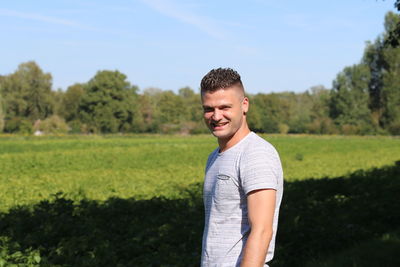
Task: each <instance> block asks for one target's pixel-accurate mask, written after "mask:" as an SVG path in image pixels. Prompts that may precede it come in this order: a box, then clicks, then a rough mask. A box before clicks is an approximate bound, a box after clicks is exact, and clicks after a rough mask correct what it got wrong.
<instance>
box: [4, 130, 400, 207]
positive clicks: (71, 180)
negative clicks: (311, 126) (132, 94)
mask: <svg viewBox="0 0 400 267" xmlns="http://www.w3.org/2000/svg"><path fill="white" fill-rule="evenodd" d="M264 138H265V139H267V140H268V141H269V142H271V143H272V144H273V145H274V146H275V147H276V148H277V150H278V151H279V153H280V156H281V160H282V164H283V168H284V173H285V180H286V181H293V180H302V179H306V178H321V177H338V176H343V175H346V174H348V173H351V172H354V171H356V170H367V169H370V168H372V167H381V166H384V165H390V164H393V162H394V161H396V160H400V139H399V138H390V137H329V136H322V137H315V136H268V135H265V136H264ZM215 147H216V141H215V139H214V138H213V137H211V136H84V137H81V136H75V137H38V138H33V137H3V138H0V200H1V203H2V204H1V210H5V209H8V208H10V207H12V206H15V205H19V204H28V203H34V202H38V201H40V200H43V199H46V198H48V197H49V196H50V195H51V194H55V193H57V192H63V193H65V194H67V195H68V196H70V197H72V198H75V197H82V196H85V197H87V198H89V199H95V200H106V199H108V198H109V197H113V196H118V197H121V198H128V197H136V198H144V199H148V198H151V197H154V196H166V197H169V198H176V197H179V194H180V189H184V188H186V187H187V186H188V185H190V184H192V183H196V182H201V181H202V179H203V169H204V164H205V161H206V159H207V155H208V153H210V152H211V151H212V150H213V149H214V148H215Z"/></svg>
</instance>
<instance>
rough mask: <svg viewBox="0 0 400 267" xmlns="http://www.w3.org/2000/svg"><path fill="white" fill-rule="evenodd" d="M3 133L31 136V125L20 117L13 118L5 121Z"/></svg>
mask: <svg viewBox="0 0 400 267" xmlns="http://www.w3.org/2000/svg"><path fill="white" fill-rule="evenodd" d="M4 132H6V133H20V134H31V133H32V132H33V127H32V123H31V122H30V121H29V120H27V119H24V118H21V117H14V118H12V119H10V120H6V121H5V125H4Z"/></svg>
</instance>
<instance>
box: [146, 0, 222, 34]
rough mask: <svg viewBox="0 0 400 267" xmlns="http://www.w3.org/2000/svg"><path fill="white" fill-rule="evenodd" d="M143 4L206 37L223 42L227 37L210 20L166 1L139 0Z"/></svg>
mask: <svg viewBox="0 0 400 267" xmlns="http://www.w3.org/2000/svg"><path fill="white" fill-rule="evenodd" d="M141 1H142V2H143V3H144V4H146V5H147V6H149V7H150V8H152V9H153V10H155V11H157V12H159V13H160V14H163V15H164V16H167V17H170V18H173V19H176V20H178V21H180V22H183V23H186V24H189V25H192V26H194V27H196V28H197V29H199V30H200V31H202V32H204V33H206V34H207V35H209V36H211V37H213V38H215V39H218V40H223V39H225V38H226V37H227V33H226V32H225V31H224V30H223V29H221V28H220V27H219V26H218V25H217V23H216V22H215V21H213V20H211V19H210V18H207V17H204V16H199V15H196V14H194V13H193V12H191V11H190V10H185V9H183V8H182V6H178V5H177V4H176V3H174V2H172V1H168V0H141Z"/></svg>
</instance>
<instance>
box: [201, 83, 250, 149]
mask: <svg viewBox="0 0 400 267" xmlns="http://www.w3.org/2000/svg"><path fill="white" fill-rule="evenodd" d="M201 100H202V104H203V110H204V121H205V123H206V125H207V126H208V128H209V129H210V131H211V133H212V134H213V135H214V136H215V137H217V138H218V142H219V144H220V149H221V151H223V150H225V149H228V148H229V147H231V146H233V145H234V144H236V143H237V142H239V141H240V140H241V139H242V138H243V137H244V136H246V135H247V134H248V133H249V132H250V130H249V128H248V126H247V122H246V113H247V111H248V109H249V100H248V98H247V97H245V96H244V95H243V91H242V90H240V89H239V88H237V87H236V86H233V87H228V88H223V89H219V90H216V91H207V92H204V93H203V94H202V97H201Z"/></svg>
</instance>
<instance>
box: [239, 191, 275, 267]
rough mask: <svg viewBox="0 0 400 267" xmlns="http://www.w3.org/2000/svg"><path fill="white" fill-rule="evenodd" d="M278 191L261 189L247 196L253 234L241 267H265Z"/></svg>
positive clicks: (250, 235) (251, 233) (244, 252)
mask: <svg viewBox="0 0 400 267" xmlns="http://www.w3.org/2000/svg"><path fill="white" fill-rule="evenodd" d="M275 199H276V191H275V190H273V189H261V190H255V191H252V192H250V193H249V194H248V195H247V208H248V216H249V223H250V227H251V232H250V234H249V237H248V239H247V242H246V245H245V247H244V251H243V259H242V262H241V265H240V266H241V267H261V266H264V262H265V257H266V255H267V251H268V246H269V242H270V241H271V238H272V231H273V230H272V224H273V218H274V211H275Z"/></svg>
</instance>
